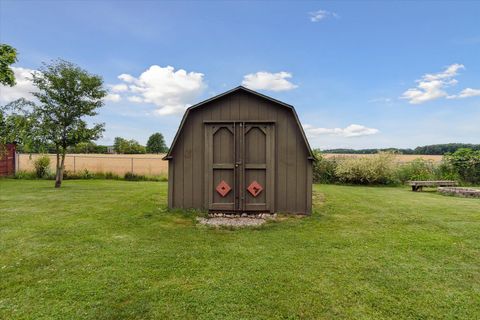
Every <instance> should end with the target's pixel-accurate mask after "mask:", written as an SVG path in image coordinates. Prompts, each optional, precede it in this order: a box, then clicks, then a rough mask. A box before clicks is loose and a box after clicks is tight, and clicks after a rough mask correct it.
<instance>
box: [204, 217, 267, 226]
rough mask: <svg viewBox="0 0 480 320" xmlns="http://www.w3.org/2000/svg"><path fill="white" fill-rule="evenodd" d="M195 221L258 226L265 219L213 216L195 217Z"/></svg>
mask: <svg viewBox="0 0 480 320" xmlns="http://www.w3.org/2000/svg"><path fill="white" fill-rule="evenodd" d="M197 221H198V222H199V223H200V224H204V225H209V226H227V227H251V226H259V225H262V224H264V223H265V222H266V220H265V219H252V218H248V217H241V218H225V217H214V218H197Z"/></svg>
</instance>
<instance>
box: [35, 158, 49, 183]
mask: <svg viewBox="0 0 480 320" xmlns="http://www.w3.org/2000/svg"><path fill="white" fill-rule="evenodd" d="M33 166H34V167H35V174H36V176H37V178H40V179H41V178H44V177H45V176H47V175H48V173H49V171H50V158H49V157H48V156H47V155H42V156H40V157H38V158H37V159H35V161H33Z"/></svg>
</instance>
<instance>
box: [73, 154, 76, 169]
mask: <svg viewBox="0 0 480 320" xmlns="http://www.w3.org/2000/svg"><path fill="white" fill-rule="evenodd" d="M75 159H76V156H73V173H75V172H76V165H75V162H76V161H75Z"/></svg>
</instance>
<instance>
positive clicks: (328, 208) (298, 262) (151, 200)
mask: <svg viewBox="0 0 480 320" xmlns="http://www.w3.org/2000/svg"><path fill="white" fill-rule="evenodd" d="M314 190H315V191H316V195H315V199H314V204H315V213H314V214H313V215H312V216H311V217H308V218H304V219H296V218H290V219H287V220H285V221H281V222H272V223H268V224H266V225H264V226H262V227H260V228H256V229H241V230H228V229H211V228H207V227H204V226H200V225H197V224H196V223H195V214H194V213H191V212H190V213H181V212H173V213H172V212H168V211H167V210H166V197H167V184H166V183H163V182H126V181H108V180H78V181H73V180H69V181H65V182H64V186H63V187H62V188H61V189H59V190H56V189H54V188H53V182H52V181H19V180H0V319H168V318H179V319H272V318H273V319H275V318H281V319H313V318H317V319H318V318H324V319H400V318H403V319H478V318H480V200H479V199H463V198H454V197H446V196H441V195H438V194H436V193H434V192H422V193H413V192H410V191H409V190H408V189H407V188H386V187H385V188H382V187H349V186H333V185H317V186H315V188H314Z"/></svg>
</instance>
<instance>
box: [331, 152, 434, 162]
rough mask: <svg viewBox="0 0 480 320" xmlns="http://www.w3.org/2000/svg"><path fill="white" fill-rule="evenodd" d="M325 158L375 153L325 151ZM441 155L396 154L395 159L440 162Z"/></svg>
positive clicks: (399, 160) (367, 155)
mask: <svg viewBox="0 0 480 320" xmlns="http://www.w3.org/2000/svg"><path fill="white" fill-rule="evenodd" d="M323 155H324V156H325V158H327V159H330V158H339V159H342V158H364V157H371V156H373V155H374V154H345V153H324V154H323ZM442 157H443V156H441V155H422V154H398V155H395V159H396V160H397V161H398V162H410V161H413V160H415V159H419V158H421V159H424V160H428V161H433V162H440V161H442Z"/></svg>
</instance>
